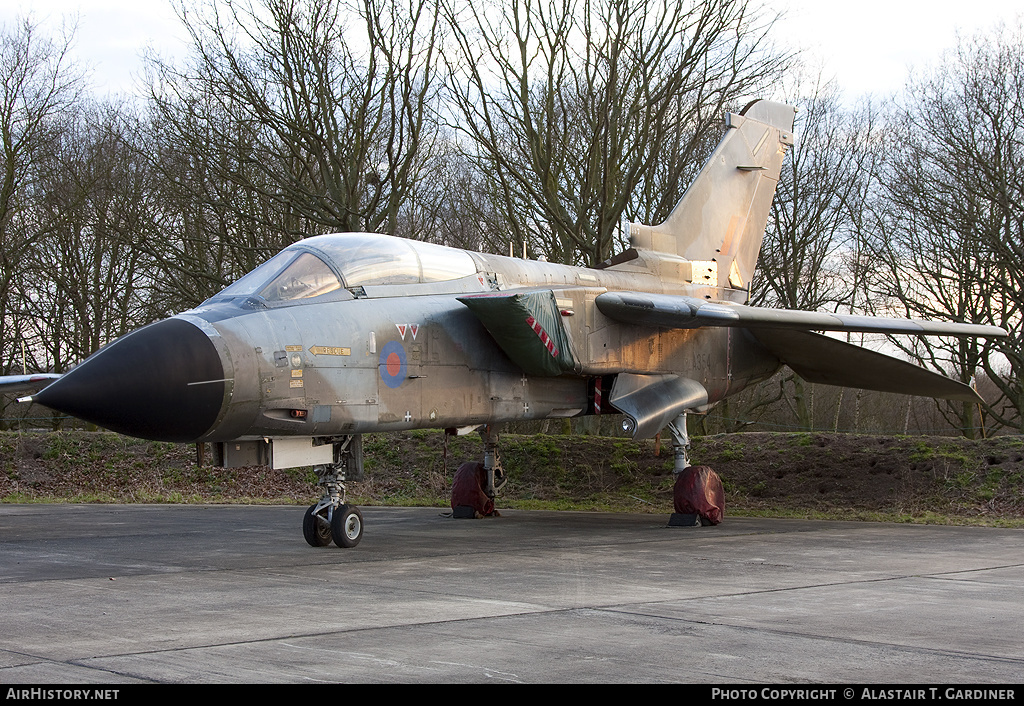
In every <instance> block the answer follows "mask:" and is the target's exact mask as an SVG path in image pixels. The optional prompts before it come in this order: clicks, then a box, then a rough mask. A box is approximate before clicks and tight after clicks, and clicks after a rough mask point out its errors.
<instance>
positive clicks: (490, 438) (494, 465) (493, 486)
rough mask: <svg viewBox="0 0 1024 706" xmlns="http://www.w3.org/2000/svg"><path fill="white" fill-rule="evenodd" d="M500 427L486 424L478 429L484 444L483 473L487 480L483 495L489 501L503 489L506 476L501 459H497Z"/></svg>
mask: <svg viewBox="0 0 1024 706" xmlns="http://www.w3.org/2000/svg"><path fill="white" fill-rule="evenodd" d="M499 429H500V427H498V426H497V425H494V424H486V425H484V427H483V428H482V429H480V437H481V438H482V439H483V442H484V473H485V474H486V478H487V480H486V481H485V483H484V493H485V494H486V495H487V497H489V498H490V499H491V500H494V498H495V497H496V496H497V494H498V492H499V491H500V490H501V489H502V488H504V487H505V483H507V482H508V476H506V475H505V471H504V469H503V468H502V467H501V459H500V458H499V457H498V431H499Z"/></svg>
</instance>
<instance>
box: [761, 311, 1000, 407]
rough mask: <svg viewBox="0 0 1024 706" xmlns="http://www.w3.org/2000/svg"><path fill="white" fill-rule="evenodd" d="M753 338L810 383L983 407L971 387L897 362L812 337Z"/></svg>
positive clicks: (771, 333)
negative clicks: (955, 401) (958, 401)
mask: <svg viewBox="0 0 1024 706" xmlns="http://www.w3.org/2000/svg"><path fill="white" fill-rule="evenodd" d="M750 333H751V334H752V335H753V336H754V338H756V339H757V340H758V341H759V342H760V343H761V344H762V345H763V346H764V347H765V348H767V349H768V350H769V351H771V352H772V354H774V355H775V356H776V357H777V358H778V359H779V360H781V361H782V362H783V363H785V364H786V365H788V366H789V367H790V368H792V369H793V372H795V373H796V374H797V375H799V376H800V377H802V378H803V379H804V380H807V381H808V382H815V383H821V384H823V385H839V386H841V387H856V388H860V389H862V390H876V391H878V392H895V393H899V394H903V395H918V396H920V397H938V398H940V399H947V400H960V401H962V402H981V401H982V400H981V398H980V397H979V396H978V393H977V392H975V391H974V390H973V389H971V388H970V387H969V386H967V385H964V384H963V383H961V382H957V381H956V380H951V379H950V378H947V377H945V376H944V375H939V374H938V373H934V372H932V371H930V370H925V369H924V368H921V367H918V366H916V365H914V364H913V363H908V362H906V361H904V360H900V359H898V358H893V357H892V356H888V355H885V354H883V353H876V352H875V351H869V350H867V349H865V348H860V347H859V346H855V345H852V344H850V343H845V342H843V341H837V340H836V339H834V338H829V337H828V336H822V335H821V334H818V333H810V332H808V331H785V330H777V329H761V328H754V329H751V330H750Z"/></svg>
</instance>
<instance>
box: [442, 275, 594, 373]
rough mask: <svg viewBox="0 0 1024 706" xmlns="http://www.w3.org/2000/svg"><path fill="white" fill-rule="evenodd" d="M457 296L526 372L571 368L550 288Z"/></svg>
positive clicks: (568, 348)
mask: <svg viewBox="0 0 1024 706" xmlns="http://www.w3.org/2000/svg"><path fill="white" fill-rule="evenodd" d="M458 299H459V301H460V302H462V303H463V304H465V305H466V306H467V307H469V310H470V311H472V312H473V313H474V314H476V316H477V318H479V319H480V321H481V322H482V323H483V325H484V327H485V328H486V329H487V331H488V332H489V333H490V334H491V336H493V337H494V340H495V341H497V343H498V345H499V346H501V349H502V350H503V351H505V353H506V354H508V357H509V358H511V359H512V361H513V362H514V363H515V364H516V365H518V366H519V367H521V368H522V369H523V370H524V371H525V372H526V373H527V374H528V375H544V376H548V377H554V376H557V375H561V374H563V373H568V372H573V371H574V370H575V367H576V361H575V359H574V358H573V354H572V348H571V345H570V341H569V336H568V334H567V333H566V331H565V327H564V326H562V315H561V312H559V310H558V305H557V304H556V302H555V294H554V292H552V291H551V290H550V289H546V290H542V291H532V292H519V293H515V292H511V293H510V292H494V293H488V294H471V295H468V296H465V297H459V298H458Z"/></svg>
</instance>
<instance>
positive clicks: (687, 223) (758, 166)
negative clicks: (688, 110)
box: [629, 100, 796, 289]
mask: <svg viewBox="0 0 1024 706" xmlns="http://www.w3.org/2000/svg"><path fill="white" fill-rule="evenodd" d="M795 113H796V110H795V109H794V108H793V107H792V106H788V105H784V104H782V103H773V102H771V101H766V100H758V101H754V102H753V103H750V104H749V105H747V107H746V108H744V109H743V110H742V111H741V112H740V113H739V115H737V114H735V113H728V114H726V118H725V125H726V132H725V136H724V137H723V138H722V141H721V142H720V143H719V144H718V147H717V148H716V149H715V151H714V153H713V154H712V155H711V158H710V159H709V160H708V163H707V164H705V165H704V168H703V169H701V171H700V174H698V175H697V178H696V179H695V180H694V182H693V183H692V184H691V185H690V187H689V188H688V189H687V190H686V192H685V193H684V194H683V197H682V199H680V201H679V203H678V204H677V205H676V207H675V208H674V209H673V210H672V213H671V214H669V217H668V219H666V221H665V222H664V223H662V224H661V225H659V226H642V225H637V224H633V223H630V224H629V235H630V240H631V241H632V245H633V246H634V247H636V248H638V249H645V250H654V251H657V252H663V253H670V254H673V255H679V256H682V257H684V258H686V259H687V260H691V261H694V262H701V263H702V264H703V265H706V266H707V267H708V268H710V269H711V270H712V272H714V273H716V274H715V275H714V276H713V277H712V279H713V280H716V282H717V285H718V286H719V287H732V288H735V289H747V287H748V286H749V282H750V277H751V275H753V273H754V267H755V266H756V265H757V254H758V252H759V251H760V249H761V241H762V240H763V239H764V230H765V226H766V225H767V223H768V214H769V211H770V210H771V205H772V198H773V197H774V196H775V186H776V184H778V181H779V175H780V174H781V172H782V158H783V157H784V156H785V153H786V148H787V147H789V146H790V145H792V144H793V118H794V115H795Z"/></svg>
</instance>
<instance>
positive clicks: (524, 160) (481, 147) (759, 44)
mask: <svg viewBox="0 0 1024 706" xmlns="http://www.w3.org/2000/svg"><path fill="white" fill-rule="evenodd" d="M445 12H446V16H447V18H448V21H449V23H450V25H451V30H452V38H453V44H454V47H455V48H457V50H458V51H457V53H449V54H448V55H447V58H448V61H449V69H450V70H449V85H450V89H451V90H450V96H451V101H452V102H453V106H454V107H453V111H454V113H455V114H454V115H453V116H452V121H453V124H454V126H455V127H456V129H457V130H459V131H460V132H461V133H462V134H464V135H465V136H466V138H467V140H468V142H467V145H466V152H467V155H468V156H469V157H470V158H471V159H472V160H473V162H474V164H475V165H476V167H477V168H478V169H479V170H480V172H481V174H482V176H483V179H484V181H485V183H486V185H487V186H486V191H487V193H489V194H490V195H491V197H492V198H493V200H494V203H495V208H494V211H495V212H496V213H498V214H500V216H501V218H502V219H503V224H495V225H496V226H497V228H498V229H499V230H500V229H502V227H504V228H507V229H508V230H509V231H510V232H511V233H512V234H513V235H514V237H515V240H516V242H517V243H518V242H520V241H528V242H530V243H531V244H532V246H533V247H534V248H535V249H537V250H540V251H541V252H542V253H543V254H545V255H546V256H548V258H549V259H551V260H556V261H560V262H566V263H586V264H589V265H596V264H598V263H600V262H602V261H604V260H605V259H607V258H608V257H609V256H610V255H611V254H612V252H613V250H614V249H615V248H616V246H621V245H623V243H619V242H616V236H617V234H618V231H619V224H620V222H621V220H622V217H623V215H626V216H628V217H631V218H633V219H637V218H639V219H642V220H646V221H647V222H656V221H657V220H658V219H659V218H664V217H665V216H666V215H667V214H668V212H669V210H670V209H671V208H672V206H674V205H675V203H676V201H677V200H678V198H679V196H680V195H681V193H682V190H683V188H685V185H686V177H687V176H689V175H690V174H691V173H692V172H690V171H689V170H691V169H692V168H693V165H694V163H696V162H698V161H699V158H700V156H702V155H701V153H702V152H703V151H704V150H706V149H708V148H709V136H712V135H713V136H714V138H717V137H718V136H719V131H720V125H721V118H722V113H723V111H724V109H725V108H726V107H727V106H731V105H732V104H733V103H735V102H736V101H738V100H740V99H741V97H744V96H749V95H750V94H751V93H753V92H756V91H757V90H758V89H760V88H761V87H762V86H764V85H765V84H767V83H768V82H769V81H770V80H772V79H774V78H775V77H776V75H777V73H778V72H779V71H780V70H781V68H782V67H783V66H784V65H785V58H784V57H782V56H781V55H780V54H779V53H777V52H775V51H774V49H773V47H772V46H771V45H770V43H769V42H768V39H767V32H768V30H769V29H770V27H771V25H772V21H773V18H772V17H770V16H767V15H766V14H765V13H763V12H759V11H756V10H755V9H754V6H753V5H752V4H751V3H748V2H746V1H738V2H737V1H734V0H713V1H711V2H682V3H681V2H670V1H669V0H658V1H657V2H654V3H651V2H639V1H638V0H496V1H494V2H489V3H483V4H481V3H462V4H460V3H458V0H451V1H450V2H448V4H446V6H445ZM655 191H657V192H658V193H654V192H655Z"/></svg>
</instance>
